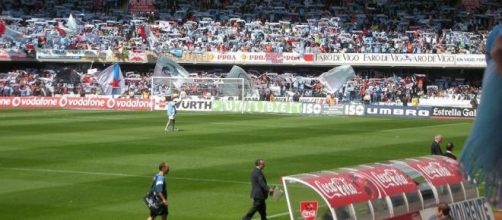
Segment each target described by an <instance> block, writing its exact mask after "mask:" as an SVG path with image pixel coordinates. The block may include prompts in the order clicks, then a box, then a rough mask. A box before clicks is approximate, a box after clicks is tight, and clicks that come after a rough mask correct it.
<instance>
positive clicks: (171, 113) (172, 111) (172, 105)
mask: <svg viewBox="0 0 502 220" xmlns="http://www.w3.org/2000/svg"><path fill="white" fill-rule="evenodd" d="M166 102H167V105H166V106H167V107H166V111H167V118H168V120H167V124H166V127H165V128H164V131H165V132H167V131H168V128H169V125H171V127H172V129H171V131H175V130H178V129H175V128H174V124H175V123H176V119H175V117H176V102H175V101H174V100H173V98H172V97H171V96H168V97H166Z"/></svg>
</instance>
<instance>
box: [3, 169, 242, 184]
mask: <svg viewBox="0 0 502 220" xmlns="http://www.w3.org/2000/svg"><path fill="white" fill-rule="evenodd" d="M0 169H3V170H16V171H27V172H40V173H67V174H84V175H96V176H118V177H140V178H151V177H152V176H147V175H135V174H126V173H105V172H93V171H77V170H53V169H29V168H18V167H0ZM167 179H168V180H171V179H174V180H186V181H195V182H215V183H235V184H246V185H249V184H250V183H249V182H241V181H232V180H220V179H202V178H190V177H172V176H168V177H167Z"/></svg>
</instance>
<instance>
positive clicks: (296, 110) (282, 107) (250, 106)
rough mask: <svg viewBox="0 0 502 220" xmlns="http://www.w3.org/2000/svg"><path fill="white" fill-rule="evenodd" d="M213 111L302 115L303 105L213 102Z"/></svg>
mask: <svg viewBox="0 0 502 220" xmlns="http://www.w3.org/2000/svg"><path fill="white" fill-rule="evenodd" d="M213 111H218V112H261V113H285V114H301V113H302V104H301V103H297V102H263V101H246V102H242V101H221V100H215V101H213Z"/></svg>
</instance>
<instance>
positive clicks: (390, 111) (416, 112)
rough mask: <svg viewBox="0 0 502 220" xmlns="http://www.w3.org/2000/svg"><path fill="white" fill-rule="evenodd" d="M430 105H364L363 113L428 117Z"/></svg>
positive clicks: (369, 114) (429, 115)
mask: <svg viewBox="0 0 502 220" xmlns="http://www.w3.org/2000/svg"><path fill="white" fill-rule="evenodd" d="M431 111H432V109H431V107H411V106H389V105H366V106H365V109H364V113H365V115H368V116H371V115H374V116H400V117H408V118H430V117H431Z"/></svg>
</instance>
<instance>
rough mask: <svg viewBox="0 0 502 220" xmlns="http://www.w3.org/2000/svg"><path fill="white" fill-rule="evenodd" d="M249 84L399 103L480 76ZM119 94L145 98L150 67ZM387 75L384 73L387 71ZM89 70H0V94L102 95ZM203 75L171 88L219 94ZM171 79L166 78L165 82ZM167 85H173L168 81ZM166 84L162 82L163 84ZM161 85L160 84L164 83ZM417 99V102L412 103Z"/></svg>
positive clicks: (472, 91)
mask: <svg viewBox="0 0 502 220" xmlns="http://www.w3.org/2000/svg"><path fill="white" fill-rule="evenodd" d="M249 74H250V76H251V84H252V87H253V91H254V92H255V93H254V94H253V95H255V97H254V98H255V99H258V100H263V101H274V100H275V98H276V97H283V99H281V100H290V101H297V99H298V98H299V97H318V98H322V97H326V96H328V95H329V96H330V97H333V98H336V99H337V100H338V101H342V102H344V101H345V102H363V103H367V104H369V103H402V104H404V105H407V104H408V103H410V104H412V102H414V98H420V99H423V98H431V97H444V98H449V99H452V100H471V99H472V98H473V97H475V96H476V95H478V94H479V93H480V81H479V80H478V81H471V80H469V81H468V80H465V79H462V78H454V77H444V78H439V79H433V78H428V77H427V76H426V75H425V74H405V75H400V76H396V75H392V76H390V77H389V76H387V77H386V76H385V75H379V76H378V77H374V78H368V77H367V76H363V75H365V73H361V72H359V73H358V74H357V75H356V77H355V78H353V79H352V80H349V81H348V82H347V83H345V85H344V86H343V88H341V89H340V90H338V91H337V92H336V93H335V94H328V93H326V92H325V90H324V88H323V85H322V84H321V82H320V81H319V80H318V79H317V77H316V76H314V75H305V74H303V73H282V74H277V73H272V72H259V71H256V70H254V71H250V72H249ZM124 75H125V78H124V80H125V84H126V87H125V88H124V91H123V94H122V96H123V97H141V98H148V97H149V96H150V92H151V87H152V84H151V82H152V81H151V80H152V78H151V76H152V75H153V73H152V72H134V71H129V72H125V73H124ZM190 75H191V76H193V77H196V78H197V77H199V78H214V79H220V77H221V76H224V73H217V74H215V73H207V72H199V73H192V74H190ZM387 75H389V74H387ZM93 78H94V77H93V74H85V73H79V72H78V71H69V72H68V71H67V72H64V71H59V72H56V71H54V70H50V69H41V70H39V69H26V70H14V71H10V72H8V73H0V96H57V95H74V96H85V95H102V90H101V87H100V86H99V84H98V83H97V82H96V80H95V79H93ZM208 82H209V81H207V80H189V81H185V82H184V83H183V84H182V86H180V87H179V88H175V89H174V90H176V91H177V92H182V93H183V94H184V96H199V97H205V96H224V94H225V92H223V91H221V90H222V89H223V88H224V87H222V86H221V84H218V83H208ZM154 84H155V86H158V87H159V86H160V87H159V88H155V89H156V90H158V91H160V90H166V89H169V88H168V87H169V86H167V84H166V83H164V84H163V83H162V82H160V81H159V83H154ZM168 84H170V83H168ZM170 85H172V84H170ZM166 86H167V87H166ZM164 87H165V88H164ZM414 104H417V103H414Z"/></svg>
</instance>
